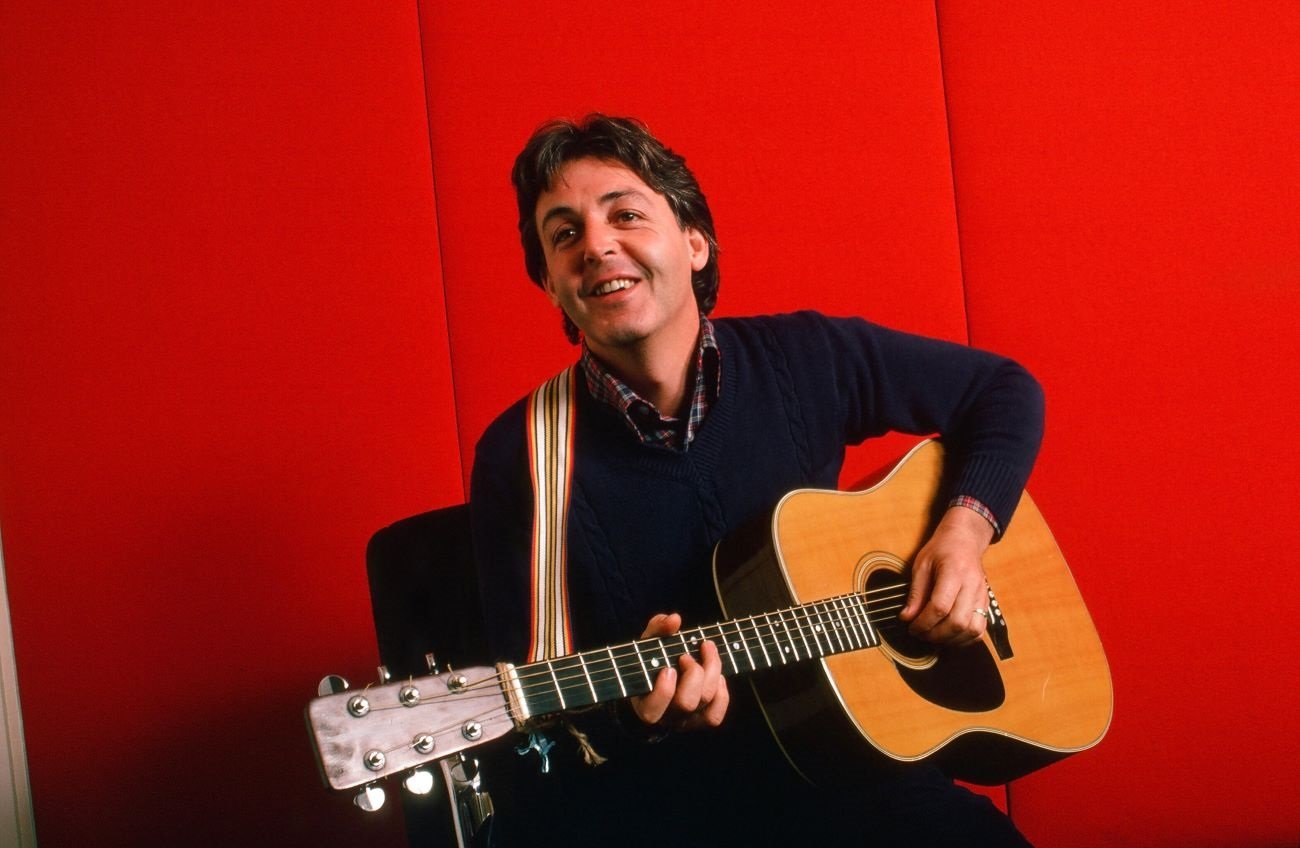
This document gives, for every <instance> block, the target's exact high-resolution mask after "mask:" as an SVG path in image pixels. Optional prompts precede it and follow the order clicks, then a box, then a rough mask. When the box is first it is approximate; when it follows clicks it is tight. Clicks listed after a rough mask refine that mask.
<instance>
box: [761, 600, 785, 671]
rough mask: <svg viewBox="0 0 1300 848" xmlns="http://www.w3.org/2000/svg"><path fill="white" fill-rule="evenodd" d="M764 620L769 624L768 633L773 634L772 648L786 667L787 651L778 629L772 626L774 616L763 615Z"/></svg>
mask: <svg viewBox="0 0 1300 848" xmlns="http://www.w3.org/2000/svg"><path fill="white" fill-rule="evenodd" d="M763 620H764V621H766V622H767V632H768V633H771V634H772V647H773V648H776V655H777V656H778V657H780V658H781V665H785V663H786V659H785V652H786V650H787V649H786V648H782V647H781V642H780V639H779V637H778V636H777V635H776V627H775V626H774V625H773V624H772V616H771V615H770V614H768V613H763Z"/></svg>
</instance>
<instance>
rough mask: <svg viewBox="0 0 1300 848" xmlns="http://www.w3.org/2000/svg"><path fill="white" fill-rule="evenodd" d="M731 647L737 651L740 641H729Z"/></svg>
mask: <svg viewBox="0 0 1300 848" xmlns="http://www.w3.org/2000/svg"><path fill="white" fill-rule="evenodd" d="M731 647H732V649H733V650H736V651H739V650H740V643H739V642H732V643H731Z"/></svg>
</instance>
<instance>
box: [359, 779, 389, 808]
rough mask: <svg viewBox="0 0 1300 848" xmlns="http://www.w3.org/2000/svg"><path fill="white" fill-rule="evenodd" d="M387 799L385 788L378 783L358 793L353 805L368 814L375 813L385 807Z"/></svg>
mask: <svg viewBox="0 0 1300 848" xmlns="http://www.w3.org/2000/svg"><path fill="white" fill-rule="evenodd" d="M385 797H386V796H385V794H384V787H382V786H380V785H378V784H376V783H370V784H367V785H366V786H365V787H364V788H362V790H361V791H360V792H358V793H357V796H356V797H355V798H353V799H352V803H354V804H356V805H357V806H358V807H360V808H361V809H363V810H365V811H366V812H367V813H373V812H375V811H376V810H378V809H379V808H380V807H382V806H384V798H385Z"/></svg>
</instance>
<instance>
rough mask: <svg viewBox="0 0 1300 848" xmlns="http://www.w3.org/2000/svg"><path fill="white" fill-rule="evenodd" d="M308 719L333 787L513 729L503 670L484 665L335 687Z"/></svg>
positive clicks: (312, 707)
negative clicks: (357, 686) (501, 676)
mask: <svg viewBox="0 0 1300 848" xmlns="http://www.w3.org/2000/svg"><path fill="white" fill-rule="evenodd" d="M336 680H338V681H339V682H340V683H341V684H342V685H346V684H345V683H342V681H341V678H336ZM306 717H307V729H308V732H309V733H310V735H311V738H312V744H313V745H314V747H315V749H316V759H317V762H318V763H319V765H320V768H321V774H322V775H323V776H324V778H325V782H326V783H328V784H329V785H330V786H331V787H333V788H334V789H349V788H352V787H355V786H361V785H362V784H367V783H370V782H372V781H375V780H378V779H379V778H382V777H386V776H388V775H392V774H397V773H400V772H404V771H407V770H410V769H414V768H416V767H417V766H420V765H423V764H424V763H428V762H430V761H432V760H441V759H444V758H445V757H449V756H451V755H453V754H456V753H457V752H459V751H464V750H466V749H469V748H473V747H474V746H476V745H481V744H483V743H484V742H487V741H489V740H492V739H496V738H498V737H500V736H504V735H505V734H506V733H508V732H510V731H511V730H512V729H514V721H513V720H512V718H511V716H510V713H509V710H508V708H507V704H506V697H505V693H504V691H503V690H502V688H501V683H500V679H499V676H498V672H497V670H496V669H494V668H485V667H479V668H466V669H460V670H458V671H447V672H444V673H442V674H430V675H425V676H423V677H413V678H408V679H406V680H402V681H399V682H393V683H385V684H381V685H372V686H367V687H365V688H364V689H352V690H347V689H345V690H344V691H336V692H334V693H333V694H328V695H322V696H321V697H318V698H316V699H314V700H313V701H312V702H311V703H310V704H308V705H307V710H306Z"/></svg>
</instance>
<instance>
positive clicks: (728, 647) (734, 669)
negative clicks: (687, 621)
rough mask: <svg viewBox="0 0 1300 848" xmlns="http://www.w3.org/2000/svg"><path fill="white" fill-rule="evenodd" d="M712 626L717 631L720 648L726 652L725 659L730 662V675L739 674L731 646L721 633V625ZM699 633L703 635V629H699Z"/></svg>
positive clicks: (725, 635) (725, 636)
mask: <svg viewBox="0 0 1300 848" xmlns="http://www.w3.org/2000/svg"><path fill="white" fill-rule="evenodd" d="M713 626H714V627H715V628H717V630H718V641H719V642H721V643H722V647H723V648H724V649H726V651H727V659H729V660H731V671H732V673H734V674H740V666H739V665H737V664H736V655H735V654H733V653H732V652H731V645H730V643H728V642H727V634H725V633H723V632H722V625H721V624H715V625H713ZM700 632H701V633H703V632H704V628H702V627H701V628H700Z"/></svg>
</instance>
